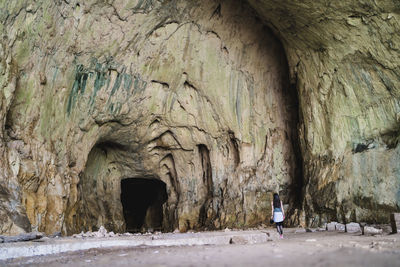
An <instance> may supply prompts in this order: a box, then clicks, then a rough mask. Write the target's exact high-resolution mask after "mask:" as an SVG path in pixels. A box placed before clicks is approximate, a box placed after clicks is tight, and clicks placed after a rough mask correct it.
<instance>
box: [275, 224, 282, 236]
mask: <svg viewBox="0 0 400 267" xmlns="http://www.w3.org/2000/svg"><path fill="white" fill-rule="evenodd" d="M275 224H276V230H277V231H278V233H279V234H280V235H283V222H277V223H275Z"/></svg>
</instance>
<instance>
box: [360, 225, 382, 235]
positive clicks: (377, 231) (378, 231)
mask: <svg viewBox="0 0 400 267" xmlns="http://www.w3.org/2000/svg"><path fill="white" fill-rule="evenodd" d="M382 233H383V230H382V229H376V228H374V227H371V226H365V227H364V235H381V234H382Z"/></svg>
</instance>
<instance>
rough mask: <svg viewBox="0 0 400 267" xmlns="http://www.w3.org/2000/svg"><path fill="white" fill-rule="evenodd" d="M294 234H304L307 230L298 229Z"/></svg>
mask: <svg viewBox="0 0 400 267" xmlns="http://www.w3.org/2000/svg"><path fill="white" fill-rule="evenodd" d="M294 232H295V233H296V234H297V233H305V232H307V230H306V229H304V228H298V229H296V230H295V231H294Z"/></svg>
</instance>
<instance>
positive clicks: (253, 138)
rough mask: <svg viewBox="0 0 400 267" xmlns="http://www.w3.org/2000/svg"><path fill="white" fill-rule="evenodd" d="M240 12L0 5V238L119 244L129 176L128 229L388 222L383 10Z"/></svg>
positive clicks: (103, 4) (108, 4)
mask: <svg viewBox="0 0 400 267" xmlns="http://www.w3.org/2000/svg"><path fill="white" fill-rule="evenodd" d="M248 2H249V3H247V2H244V1H231V0H227V1H213V0H206V1H183V0H182V1H181V0H174V1H155V0H146V1H143V0H132V1H122V0H121V1H120V0H117V1H96V0H92V1H75V0H72V1H38V2H35V3H31V1H9V2H7V1H5V2H3V3H1V4H0V7H1V8H0V9H1V13H0V19H1V20H2V21H3V22H4V23H2V24H1V26H0V27H1V32H2V39H1V46H0V47H1V48H0V55H1V57H0V59H1V64H0V73H1V76H0V86H1V88H2V89H1V91H0V92H1V94H0V99H1V102H0V103H1V110H0V112H1V116H0V121H1V125H2V128H1V131H0V137H1V139H0V140H1V141H0V158H1V163H0V164H1V165H0V170H1V173H0V198H1V200H2V201H1V203H0V213H1V214H0V215H1V216H0V217H1V220H2V221H0V233H9V234H17V233H20V232H24V231H30V228H32V229H33V230H38V231H43V232H46V233H53V232H57V231H60V230H62V231H63V232H64V233H67V234H72V233H79V232H81V231H89V230H90V231H96V230H97V229H98V228H99V227H100V226H101V225H104V226H106V228H107V229H109V230H112V231H115V232H123V231H125V230H126V227H127V226H126V218H124V211H123V205H122V204H121V180H123V179H128V178H138V179H156V180H160V181H161V182H162V183H164V184H165V188H166V196H167V198H166V199H164V198H160V199H158V200H153V202H154V201H155V202H157V201H158V202H157V203H161V204H160V205H161V206H160V205H158V206H157V205H155V204H154V203H155V202H154V203H153V202H152V203H148V207H149V209H148V212H147V214H146V215H145V218H144V219H143V221H144V224H143V227H145V228H153V227H158V223H156V221H159V220H160V218H162V225H161V227H162V229H163V230H174V229H176V228H178V229H179V230H181V231H186V230H188V229H205V228H208V229H215V228H217V229H222V228H225V227H248V226H255V225H258V224H260V223H262V222H265V220H266V219H267V218H269V216H270V210H271V208H270V200H271V195H272V193H273V192H275V191H279V192H280V194H281V197H282V199H283V200H284V202H285V203H287V204H289V209H288V212H287V214H288V215H289V217H290V218H289V222H290V223H293V224H303V225H306V224H307V225H311V226H312V225H314V226H316V225H320V224H322V223H325V222H328V221H331V220H337V221H340V222H349V221H371V222H383V221H385V220H386V219H387V218H388V214H389V213H390V212H393V211H398V210H399V208H400V207H399V206H400V169H399V167H398V166H399V164H398V163H399V162H400V148H399V145H398V141H399V130H400V128H399V127H400V106H399V96H400V79H399V78H400V69H399V63H400V59H399V56H400V55H399V49H400V48H399V47H398V44H399V43H400V36H399V29H400V25H399V19H400V16H399V9H400V7H399V6H398V3H397V2H396V1H386V2H385V3H381V4H379V5H377V4H376V3H375V2H372V1H363V4H360V3H359V1H357V0H353V1H346V2H343V3H336V2H335V3H329V4H326V3H325V2H320V1H317V2H315V1H306V2H304V1H283V2H282V1H268V0H249V1H248ZM364 2H365V3H364ZM270 29H272V31H271V30H270ZM275 36H277V37H275ZM146 205H147V204H146ZM160 207H161V208H160ZM285 207H286V206H285ZM160 210H162V215H161V217H160V215H159V213H160V212H161V211H160ZM125 216H126V212H125ZM386 217H387V218H386Z"/></svg>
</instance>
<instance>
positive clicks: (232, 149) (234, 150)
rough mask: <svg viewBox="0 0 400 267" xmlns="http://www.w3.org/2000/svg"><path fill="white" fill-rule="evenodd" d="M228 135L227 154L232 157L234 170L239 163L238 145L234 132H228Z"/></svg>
mask: <svg viewBox="0 0 400 267" xmlns="http://www.w3.org/2000/svg"><path fill="white" fill-rule="evenodd" d="M228 135H229V153H230V154H231V155H232V157H233V162H234V165H235V168H237V167H238V166H239V163H240V153H239V145H238V143H237V140H236V137H235V133H234V132H232V131H229V132H228Z"/></svg>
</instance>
